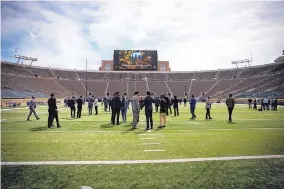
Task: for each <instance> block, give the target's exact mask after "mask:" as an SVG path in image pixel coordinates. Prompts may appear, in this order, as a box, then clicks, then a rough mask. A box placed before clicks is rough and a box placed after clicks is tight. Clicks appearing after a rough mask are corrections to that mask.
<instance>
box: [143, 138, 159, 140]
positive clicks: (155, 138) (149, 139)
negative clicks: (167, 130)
mask: <svg viewBox="0 0 284 189" xmlns="http://www.w3.org/2000/svg"><path fill="white" fill-rule="evenodd" d="M140 139H141V140H151V139H156V138H140Z"/></svg>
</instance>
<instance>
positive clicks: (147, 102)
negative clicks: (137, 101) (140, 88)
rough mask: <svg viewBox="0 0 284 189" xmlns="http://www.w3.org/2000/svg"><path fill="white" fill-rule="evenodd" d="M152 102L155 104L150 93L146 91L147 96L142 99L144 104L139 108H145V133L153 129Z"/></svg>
mask: <svg viewBox="0 0 284 189" xmlns="http://www.w3.org/2000/svg"><path fill="white" fill-rule="evenodd" d="M154 102H155V100H154V98H153V97H152V96H151V93H150V92H149V91H148V92H147V96H146V97H145V99H144V103H143V105H142V106H141V110H142V108H143V107H144V106H145V116H146V121H147V127H146V130H147V131H149V130H151V129H153V117H152V114H153V103H154ZM149 122H150V124H151V128H150V125H149Z"/></svg>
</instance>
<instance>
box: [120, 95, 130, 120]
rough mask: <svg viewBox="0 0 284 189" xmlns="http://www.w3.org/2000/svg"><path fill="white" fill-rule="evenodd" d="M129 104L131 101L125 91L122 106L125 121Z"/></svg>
mask: <svg viewBox="0 0 284 189" xmlns="http://www.w3.org/2000/svg"><path fill="white" fill-rule="evenodd" d="M128 106H129V102H128V99H127V94H126V93H124V94H123V96H122V107H121V115H122V121H123V123H126V114H127V109H128Z"/></svg>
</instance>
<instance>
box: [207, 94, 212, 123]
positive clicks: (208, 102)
mask: <svg viewBox="0 0 284 189" xmlns="http://www.w3.org/2000/svg"><path fill="white" fill-rule="evenodd" d="M211 104H212V103H211V101H210V97H208V98H207V99H206V101H205V108H206V116H205V119H213V118H212V117H211V115H210V109H211Z"/></svg>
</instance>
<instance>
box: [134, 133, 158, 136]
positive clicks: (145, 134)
mask: <svg viewBox="0 0 284 189" xmlns="http://www.w3.org/2000/svg"><path fill="white" fill-rule="evenodd" d="M138 135H144V136H153V135H155V136H157V135H161V134H156V133H152V134H147V133H142V134H138Z"/></svg>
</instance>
